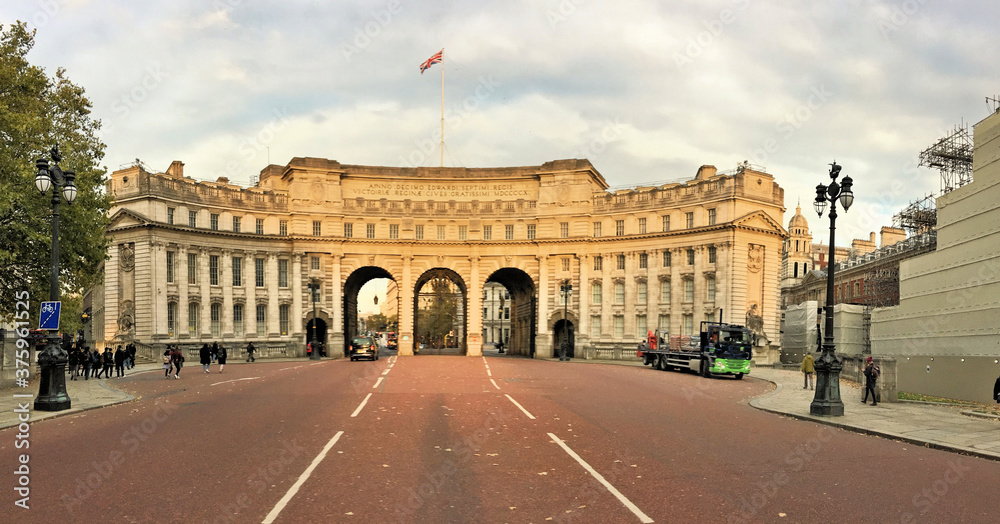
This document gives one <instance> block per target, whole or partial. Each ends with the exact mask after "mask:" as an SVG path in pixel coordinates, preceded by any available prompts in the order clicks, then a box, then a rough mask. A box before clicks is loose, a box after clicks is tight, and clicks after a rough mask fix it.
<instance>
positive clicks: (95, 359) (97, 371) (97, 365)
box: [90, 348, 103, 378]
mask: <svg viewBox="0 0 1000 524" xmlns="http://www.w3.org/2000/svg"><path fill="white" fill-rule="evenodd" d="M102 362H103V360H102V359H101V354H100V353H98V351H97V348H94V351H93V352H92V353H91V354H90V369H91V372H90V374H91V376H93V377H94V378H101V363H102Z"/></svg>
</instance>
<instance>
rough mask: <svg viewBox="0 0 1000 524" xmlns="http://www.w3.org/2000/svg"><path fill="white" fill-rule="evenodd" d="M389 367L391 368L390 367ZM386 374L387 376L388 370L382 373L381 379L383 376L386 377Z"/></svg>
mask: <svg viewBox="0 0 1000 524" xmlns="http://www.w3.org/2000/svg"><path fill="white" fill-rule="evenodd" d="M390 367H391V366H390ZM388 374H389V370H388V369H387V370H385V371H383V372H382V376H383V377H384V376H386V375H388Z"/></svg>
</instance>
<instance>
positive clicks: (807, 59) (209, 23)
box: [0, 0, 1000, 245]
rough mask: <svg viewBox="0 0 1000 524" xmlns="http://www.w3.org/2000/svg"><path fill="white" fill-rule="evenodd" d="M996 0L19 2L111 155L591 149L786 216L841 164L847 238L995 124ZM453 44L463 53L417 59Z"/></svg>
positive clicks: (579, 153)
mask: <svg viewBox="0 0 1000 524" xmlns="http://www.w3.org/2000/svg"><path fill="white" fill-rule="evenodd" d="M998 14H1000V5H998V4H997V3H996V2H992V1H985V0H983V1H978V0H977V1H964V2H943V1H934V0H906V1H874V0H842V1H837V2H793V1H768V2H765V1H761V0H757V1H751V0H717V1H705V0H699V1H652V0H618V1H615V2H609V1H596V0H532V1H528V0H504V1H487V0H483V1H472V0H439V1H415V0H414V1H408V0H391V1H382V0H375V1H350V0H344V1H334V2H331V1H326V2H324V1H318V0H316V1H296V0H289V1H286V2H280V3H279V2H265V1H262V0H261V1H256V0H201V1H195V0H173V1H169V2H167V1H158V2H153V1H149V2H134V1H125V0H106V1H93V0H32V1H28V0H23V1H22V0H14V1H11V0H5V1H4V2H3V3H2V4H0V23H2V24H4V25H9V24H10V23H12V22H14V21H15V20H22V21H25V22H27V23H28V24H29V26H30V27H32V28H35V29H37V34H36V36H35V48H34V49H33V50H32V52H31V53H30V54H29V55H28V58H29V60H30V61H31V62H32V63H33V64H35V65H38V66H41V67H44V68H45V69H46V70H47V71H48V73H49V74H50V75H54V74H55V71H56V69H57V68H59V67H62V68H65V69H66V70H67V74H68V76H69V78H70V79H71V80H72V81H74V82H75V83H77V84H78V85H80V86H82V87H83V88H84V89H85V90H86V94H87V96H88V97H89V99H90V100H91V102H92V103H93V116H94V117H95V118H97V119H100V120H101V121H102V122H103V130H102V138H103V140H104V142H105V143H106V144H107V154H106V157H105V159H104V162H103V164H104V165H105V166H106V167H107V168H108V169H109V171H110V170H115V169H119V168H120V167H122V166H123V165H126V164H129V163H131V162H134V161H135V160H136V159H139V160H141V161H142V162H143V163H145V164H146V165H147V166H148V167H149V168H151V169H153V170H156V171H165V170H166V168H167V167H168V166H169V165H170V162H171V161H173V160H181V161H183V162H184V163H185V174H186V175H188V176H191V177H193V178H196V179H203V180H215V179H216V178H218V177H220V176H225V177H228V178H229V179H230V181H231V182H234V183H238V184H241V185H247V184H249V183H250V180H251V177H252V176H254V175H256V174H258V173H259V172H260V170H261V169H262V168H264V167H265V166H266V165H267V164H268V163H274V164H280V165H284V164H287V163H288V162H289V161H290V160H291V159H292V158H293V157H306V156H313V157H322V158H329V159H334V160H338V161H340V162H341V163H345V164H367V165H386V166H436V165H438V163H439V162H440V157H439V150H438V145H437V144H438V141H439V138H440V137H439V129H440V119H441V83H442V81H441V77H442V75H441V72H442V67H443V68H444V69H443V71H444V106H445V107H444V110H445V130H444V140H445V155H444V158H445V162H444V163H445V165H446V166H463V167H498V166H530V165H540V164H542V163H544V162H547V161H550V160H556V159H564V158H587V159H589V160H590V161H591V163H593V165H594V166H595V167H596V169H597V170H598V171H599V172H600V173H601V174H602V175H603V176H604V178H605V179H606V180H607V182H608V183H609V184H610V185H611V186H612V187H616V188H617V187H630V186H637V185H648V184H652V183H658V182H660V183H662V182H665V181H678V180H683V179H690V178H693V177H694V175H695V173H696V171H697V169H698V167H699V166H701V165H705V164H709V165H714V166H716V167H717V168H719V170H727V169H733V168H735V167H736V166H737V165H738V164H739V163H740V162H744V161H749V162H750V163H751V164H755V165H758V166H763V167H764V168H766V171H767V172H768V173H770V174H772V175H774V177H775V178H776V180H777V182H778V184H779V185H780V186H781V187H783V188H784V190H785V207H786V208H787V209H788V211H787V212H786V214H785V216H784V223H785V225H787V223H788V220H789V219H790V218H791V216H792V214H793V213H794V211H795V206H796V203H797V202H799V201H801V202H802V205H803V214H804V215H805V216H806V218H807V219H808V220H809V222H810V227H811V229H812V232H813V235H814V240H815V241H817V242H819V241H826V240H827V239H828V236H827V228H828V226H829V223H828V222H827V220H826V219H825V218H824V219H823V221H822V222H821V221H820V220H819V219H818V218H817V217H816V215H815V212H814V211H813V210H812V205H811V203H812V200H813V198H814V197H815V186H816V185H817V184H820V183H824V184H825V183H827V181H828V180H829V178H828V177H827V174H826V173H827V169H828V164H829V163H830V162H833V161H836V162H837V163H838V164H840V165H842V166H843V172H842V173H843V174H849V175H851V177H852V178H853V179H854V192H855V201H854V202H855V203H854V206H853V207H852V208H851V209H850V210H849V211H848V212H846V213H841V214H840V218H838V221H837V226H838V227H837V234H838V236H837V238H838V241H837V243H838V244H840V245H847V244H849V241H850V239H852V238H867V237H868V232H869V231H878V230H879V228H880V227H881V226H884V225H891V220H892V215H893V214H894V213H896V212H898V211H899V210H900V209H902V208H903V207H904V206H906V205H907V204H908V203H909V202H911V201H914V200H917V199H920V198H922V197H924V196H926V195H928V194H931V193H937V192H939V191H940V176H939V174H938V173H937V172H936V171H933V170H930V169H928V168H925V167H918V165H917V158H918V154H919V152H920V151H921V150H923V149H925V148H927V147H928V146H930V145H932V144H933V143H934V142H935V141H937V140H938V139H939V138H941V137H943V136H945V135H946V134H948V133H950V132H951V131H952V130H954V129H955V127H956V126H959V125H972V124H975V123H976V122H978V121H980V120H981V119H983V118H985V117H986V116H987V115H988V114H989V112H990V108H989V105H988V103H987V101H986V98H987V97H989V96H995V95H997V94H998V93H1000V85H998V84H997V72H998V66H997V61H996V57H995V55H994V54H993V51H995V49H996V42H997V40H998V39H997V33H998V31H997V29H996V20H997V18H998V17H997V15H998ZM441 49H444V63H443V64H438V65H434V66H433V67H431V69H429V70H428V71H426V72H425V73H423V74H421V73H420V70H419V65H420V64H421V63H422V62H423V61H425V60H427V59H428V58H429V57H430V56H431V55H432V54H434V53H436V52H437V51H439V50H441Z"/></svg>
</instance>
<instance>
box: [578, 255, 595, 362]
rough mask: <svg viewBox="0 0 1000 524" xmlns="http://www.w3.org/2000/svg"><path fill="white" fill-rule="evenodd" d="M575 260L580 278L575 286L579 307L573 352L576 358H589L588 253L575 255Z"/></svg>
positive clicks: (589, 259)
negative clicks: (578, 267)
mask: <svg viewBox="0 0 1000 524" xmlns="http://www.w3.org/2000/svg"><path fill="white" fill-rule="evenodd" d="M576 262H577V264H579V266H580V270H579V275H580V278H579V281H578V282H577V286H576V289H577V296H578V297H580V298H579V301H578V302H577V303H578V304H579V305H580V309H579V312H578V313H577V319H578V325H577V328H576V338H575V340H574V342H575V343H576V348H575V350H574V354H575V355H576V357H577V358H590V357H591V355H590V353H589V351H590V264H592V262H591V258H590V255H584V256H582V257H577V258H576Z"/></svg>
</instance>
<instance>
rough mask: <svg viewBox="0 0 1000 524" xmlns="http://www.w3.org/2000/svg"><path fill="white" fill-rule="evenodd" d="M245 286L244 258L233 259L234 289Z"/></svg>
mask: <svg viewBox="0 0 1000 524" xmlns="http://www.w3.org/2000/svg"><path fill="white" fill-rule="evenodd" d="M242 285H243V257H233V287H240V286H242Z"/></svg>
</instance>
